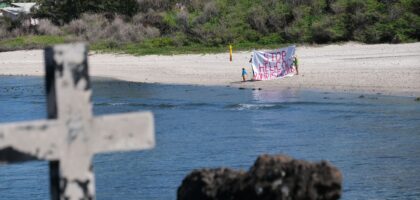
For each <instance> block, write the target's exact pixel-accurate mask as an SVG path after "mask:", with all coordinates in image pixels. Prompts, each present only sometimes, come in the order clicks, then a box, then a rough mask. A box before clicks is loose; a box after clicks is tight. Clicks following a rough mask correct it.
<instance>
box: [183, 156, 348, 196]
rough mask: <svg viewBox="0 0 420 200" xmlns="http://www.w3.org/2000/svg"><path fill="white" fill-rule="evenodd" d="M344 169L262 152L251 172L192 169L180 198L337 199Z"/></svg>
mask: <svg viewBox="0 0 420 200" xmlns="http://www.w3.org/2000/svg"><path fill="white" fill-rule="evenodd" d="M341 187H342V175H341V173H340V171H339V170H338V169H337V168H336V167H334V166H332V165H331V164H329V163H328V162H325V161H322V162H320V163H310V162H307V161H303V160H295V159H292V158H290V157H288V156H284V155H277V156H269V155H262V156H260V157H258V159H257V160H256V162H255V163H254V165H253V166H252V167H251V169H250V170H249V171H248V172H244V171H235V170H231V169H227V168H219V169H202V170H195V171H193V172H191V173H190V174H189V175H188V176H187V177H186V178H185V179H184V180H183V182H182V185H181V186H180V187H179V188H178V200H196V199H200V200H248V199H249V200H251V199H252V200H269V199H270V200H272V199H278V200H281V199H295V200H335V199H339V198H340V196H341Z"/></svg>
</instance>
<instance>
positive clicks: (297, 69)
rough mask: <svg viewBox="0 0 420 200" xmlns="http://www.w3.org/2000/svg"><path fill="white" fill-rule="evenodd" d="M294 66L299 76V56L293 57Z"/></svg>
mask: <svg viewBox="0 0 420 200" xmlns="http://www.w3.org/2000/svg"><path fill="white" fill-rule="evenodd" d="M293 65H294V66H295V70H296V75H299V66H298V59H297V56H296V55H295V56H293Z"/></svg>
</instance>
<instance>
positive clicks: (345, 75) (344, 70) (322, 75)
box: [0, 43, 420, 97]
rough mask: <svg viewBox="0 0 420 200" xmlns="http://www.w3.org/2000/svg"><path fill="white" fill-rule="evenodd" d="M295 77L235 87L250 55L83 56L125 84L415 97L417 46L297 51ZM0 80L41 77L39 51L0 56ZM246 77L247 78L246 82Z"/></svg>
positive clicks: (93, 70)
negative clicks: (187, 85)
mask: <svg viewBox="0 0 420 200" xmlns="http://www.w3.org/2000/svg"><path fill="white" fill-rule="evenodd" d="M296 52H297V55H298V57H299V71H300V74H299V75H298V76H293V77H287V78H283V79H277V80H271V81H257V82H245V83H242V82H240V80H241V76H240V75H241V68H242V67H245V68H246V69H247V70H248V72H250V71H251V66H250V63H248V60H249V58H250V55H251V52H234V55H233V62H229V54H228V53H227V51H226V53H221V54H205V55H204V54H203V55H200V54H196V55H176V56H156V55H152V56H140V57H136V56H131V55H122V54H96V53H93V54H91V55H90V56H89V66H90V74H91V76H98V77H108V78H115V79H120V80H126V81H134V82H146V83H162V84H191V85H209V86H210V85H211V86H231V87H245V88H262V89H293V88H300V89H311V90H322V91H330V92H356V93H372V94H376V93H381V94H384V95H399V96H413V97H417V96H420V43H409V44H378V45H364V44H357V43H346V44H335V45H327V46H298V47H297V50H296ZM0 75H35V76H42V75H44V61H43V51H42V50H30V51H13V52H2V53H0ZM249 78H250V77H249Z"/></svg>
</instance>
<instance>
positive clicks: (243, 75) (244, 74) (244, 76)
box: [242, 68, 248, 82]
mask: <svg viewBox="0 0 420 200" xmlns="http://www.w3.org/2000/svg"><path fill="white" fill-rule="evenodd" d="M247 75H248V73H247V72H246V70H245V68H242V81H243V82H245V81H246V76H247Z"/></svg>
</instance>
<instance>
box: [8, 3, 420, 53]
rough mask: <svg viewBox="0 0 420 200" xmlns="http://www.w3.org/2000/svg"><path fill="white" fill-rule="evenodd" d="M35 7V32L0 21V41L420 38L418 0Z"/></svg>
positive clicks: (214, 41) (266, 41)
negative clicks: (54, 38)
mask: <svg viewBox="0 0 420 200" xmlns="http://www.w3.org/2000/svg"><path fill="white" fill-rule="evenodd" d="M38 2H39V3H40V9H39V11H38V12H37V13H36V15H37V16H39V17H42V18H43V20H41V21H40V24H39V25H38V26H37V27H27V26H24V25H22V26H15V27H11V26H8V25H7V23H5V22H3V23H2V22H0V27H6V28H1V29H0V38H6V37H16V36H19V35H24V34H42V35H62V36H65V37H67V38H68V39H69V40H88V41H91V42H94V43H109V44H112V45H117V46H118V45H121V44H128V43H145V41H146V43H147V44H151V43H150V41H159V42H162V44H163V45H169V46H188V45H196V44H199V45H204V46H209V47H214V46H221V45H226V44H229V43H243V44H248V43H255V44H263V45H265V44H273V43H276V44H279V43H330V42H340V41H350V40H351V41H360V42H365V43H381V42H394V43H399V42H410V41H418V40H419V39H420V1H419V0H126V1H121V0H119V1H118V0H117V1H116V0H114V1H110V0H105V1H102V0H63V1H55V0H38ZM6 30H7V31H6ZM159 38H160V39H159ZM149 40H150V41H149ZM165 41H166V42H165ZM168 41H170V42H168ZM146 43H145V45H146Z"/></svg>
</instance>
